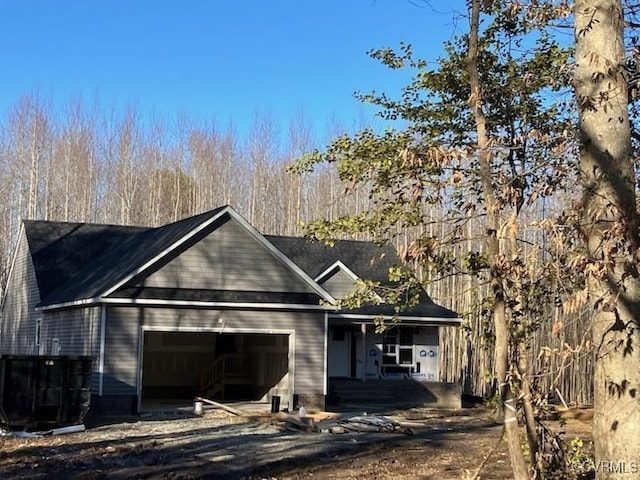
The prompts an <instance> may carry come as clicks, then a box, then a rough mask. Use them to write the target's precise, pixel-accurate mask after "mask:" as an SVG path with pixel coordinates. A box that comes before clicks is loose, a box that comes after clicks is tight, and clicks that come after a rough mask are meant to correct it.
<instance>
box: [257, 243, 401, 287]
mask: <svg viewBox="0 0 640 480" xmlns="http://www.w3.org/2000/svg"><path fill="white" fill-rule="evenodd" d="M266 238H267V240H269V241H270V242H271V243H273V245H275V247H276V248H277V249H278V250H280V251H281V252H282V253H284V254H285V255H286V256H287V257H289V258H290V259H291V260H292V261H293V263H295V264H296V265H298V266H299V267H300V268H301V269H302V270H304V272H305V273H306V274H307V275H309V276H310V277H311V278H314V279H315V278H316V277H318V275H320V274H321V273H323V272H324V271H325V270H326V269H327V268H329V267H330V266H332V265H333V264H334V263H336V262H337V261H338V260H339V261H341V262H342V263H343V264H345V265H346V266H347V267H348V268H349V269H350V270H351V271H352V272H353V273H355V274H356V275H357V276H358V277H360V278H366V279H368V280H374V281H380V282H382V283H388V281H389V278H388V276H389V267H391V266H393V265H399V264H400V259H399V258H398V256H397V254H396V251H395V249H394V248H393V246H391V245H384V246H378V245H376V244H375V243H372V242H362V241H357V240H336V241H334V242H333V246H328V245H325V244H324V243H322V242H310V241H308V240H306V239H304V238H299V237H280V236H272V235H266Z"/></svg>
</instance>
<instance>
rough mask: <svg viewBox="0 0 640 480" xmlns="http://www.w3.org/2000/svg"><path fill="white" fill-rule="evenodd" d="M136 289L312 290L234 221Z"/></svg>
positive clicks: (175, 259) (187, 251)
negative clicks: (143, 287) (142, 287)
mask: <svg viewBox="0 0 640 480" xmlns="http://www.w3.org/2000/svg"><path fill="white" fill-rule="evenodd" d="M138 286H145V287H159V288H182V289H211V290H240V291H260V292H291V293H309V292H313V290H312V288H311V287H310V286H309V285H308V284H307V283H305V282H302V281H301V279H300V278H299V277H297V276H296V275H294V274H293V272H292V271H291V269H290V268H289V267H287V266H285V265H284V264H283V263H282V262H280V261H278V259H277V258H276V257H274V256H273V254H272V253H270V252H269V251H268V250H267V248H266V247H264V246H263V245H261V244H260V243H259V242H258V241H257V240H256V239H255V238H254V237H253V236H251V235H250V234H249V233H248V232H247V231H246V230H245V229H244V228H242V227H241V226H240V225H239V224H238V223H237V222H235V221H227V222H226V223H224V224H223V225H221V226H220V227H218V228H217V229H216V230H214V231H213V232H212V233H210V234H209V235H208V236H207V237H205V238H203V239H202V240H201V241H200V242H198V243H196V244H195V245H193V246H192V247H191V248H189V249H188V250H186V251H185V252H183V253H181V254H180V255H179V256H177V257H176V258H174V259H173V260H171V261H170V262H169V263H167V264H166V265H165V266H163V267H162V268H161V269H160V270H158V271H157V272H155V273H153V274H151V275H150V276H148V277H147V278H145V279H144V280H143V281H142V282H140V283H139V284H138Z"/></svg>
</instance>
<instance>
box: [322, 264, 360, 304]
mask: <svg viewBox="0 0 640 480" xmlns="http://www.w3.org/2000/svg"><path fill="white" fill-rule="evenodd" d="M320 284H321V285H322V288H324V289H325V290H326V291H327V292H329V293H330V294H331V295H332V296H333V297H334V298H344V297H346V296H347V295H349V294H351V293H353V292H355V291H356V289H357V287H356V283H355V280H354V279H353V278H352V277H351V276H349V275H347V274H346V273H345V272H344V271H343V270H338V272H336V274H335V275H333V276H332V277H329V278H327V279H326V280H325V281H324V282H320Z"/></svg>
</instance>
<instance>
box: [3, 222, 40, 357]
mask: <svg viewBox="0 0 640 480" xmlns="http://www.w3.org/2000/svg"><path fill="white" fill-rule="evenodd" d="M5 293H6V294H5V298H4V302H3V304H2V315H1V317H0V318H1V323H0V354H11V355H36V354H38V346H37V345H36V324H37V322H38V321H39V320H40V319H41V314H40V313H39V312H36V311H35V306H36V305H37V304H38V303H39V302H40V293H39V291H38V284H37V281H36V276H35V271H34V268H33V262H32V260H31V255H30V254H29V247H28V242H27V239H26V235H25V233H24V226H23V227H22V232H21V235H20V242H19V244H18V248H17V251H16V256H15V258H14V263H13V267H12V269H11V272H10V276H9V280H8V282H7V288H6V292H5Z"/></svg>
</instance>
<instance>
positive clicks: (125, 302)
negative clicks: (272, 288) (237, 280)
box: [36, 298, 335, 312]
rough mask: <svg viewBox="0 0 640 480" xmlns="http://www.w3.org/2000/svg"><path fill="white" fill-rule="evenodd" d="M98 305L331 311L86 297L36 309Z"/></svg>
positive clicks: (276, 305) (284, 305) (328, 307)
mask: <svg viewBox="0 0 640 480" xmlns="http://www.w3.org/2000/svg"><path fill="white" fill-rule="evenodd" d="M98 305H113V306H142V307H177V308H197V309H239V308H242V309H249V310H307V311H332V310H335V307H334V306H332V305H320V304H319V305H303V304H290V303H267V302H265V303H235V302H198V301H185V300H157V299H145V298H88V299H82V300H75V301H71V302H64V303H56V304H51V305H41V306H40V307H36V311H43V312H46V311H53V310H62V309H66V308H78V307H90V306H98Z"/></svg>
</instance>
